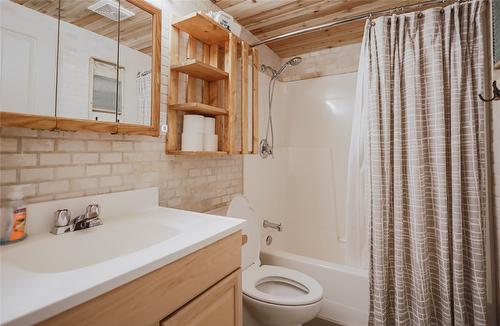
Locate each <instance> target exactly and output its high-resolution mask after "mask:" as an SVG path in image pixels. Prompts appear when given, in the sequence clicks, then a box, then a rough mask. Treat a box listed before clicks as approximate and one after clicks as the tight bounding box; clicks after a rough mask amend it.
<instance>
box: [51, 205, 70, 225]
mask: <svg viewBox="0 0 500 326" xmlns="http://www.w3.org/2000/svg"><path fill="white" fill-rule="evenodd" d="M54 215H55V218H56V222H55V226H56V227H58V226H67V225H69V222H70V220H71V211H70V210H69V209H67V208H64V209H58V210H57V211H56V212H55V214H54Z"/></svg>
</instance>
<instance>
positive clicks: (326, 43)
mask: <svg viewBox="0 0 500 326" xmlns="http://www.w3.org/2000/svg"><path fill="white" fill-rule="evenodd" d="M422 1H423V0H212V2H213V3H215V4H216V5H217V6H218V7H219V8H221V9H222V10H224V11H225V12H227V13H228V14H230V15H231V16H233V17H234V18H235V19H236V20H237V21H238V22H239V23H240V24H241V25H243V26H244V27H245V28H246V29H248V30H249V31H250V32H252V33H253V34H254V35H255V36H257V38H259V39H260V40H262V39H265V38H268V37H272V36H276V35H281V34H284V33H288V32H292V31H296V30H299V29H302V28H305V27H311V26H316V25H319V24H324V23H329V22H332V21H334V20H338V19H343V18H347V17H351V16H356V15H359V14H365V13H368V12H374V11H379V10H385V9H389V8H394V7H397V6H402V5H407V4H415V3H418V2H422ZM364 25H365V21H364V20H360V21H356V22H352V23H348V24H344V25H339V26H337V27H334V28H331V29H325V30H322V31H317V32H311V33H307V34H303V35H299V36H295V37H291V38H288V39H284V40H280V41H276V42H273V43H268V46H269V47H270V48H271V49H272V50H273V51H274V52H275V53H276V54H278V55H279V56H280V57H282V58H286V57H291V56H295V55H300V54H304V53H309V52H314V51H318V50H323V49H328V48H333V47H337V46H342V45H347V44H352V43H357V42H361V39H362V37H363V29H364Z"/></svg>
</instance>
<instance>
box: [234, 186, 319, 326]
mask: <svg viewBox="0 0 500 326" xmlns="http://www.w3.org/2000/svg"><path fill="white" fill-rule="evenodd" d="M226 215H227V216H230V217H237V218H243V219H245V220H246V221H247V224H246V226H245V227H244V228H243V234H246V235H247V237H248V241H247V243H246V244H245V245H243V247H242V251H241V254H242V269H243V275H242V290H243V325H244V326H291V325H302V324H303V323H306V322H308V321H310V320H311V319H313V318H314V317H316V315H317V314H318V312H319V310H320V307H321V301H322V299H323V288H322V287H321V285H320V284H319V283H318V282H317V281H316V280H314V279H313V278H311V277H309V276H307V275H306V274H304V273H301V272H299V271H296V270H293V269H289V268H284V267H280V266H271V265H261V263H260V259H259V253H260V231H259V222H260V219H259V218H258V217H257V214H256V213H255V212H254V211H253V209H252V208H251V207H250V204H249V202H248V200H247V199H246V198H245V197H244V196H241V195H239V196H236V197H234V198H233V200H232V201H231V204H230V205H229V208H228V210H227V214H226Z"/></svg>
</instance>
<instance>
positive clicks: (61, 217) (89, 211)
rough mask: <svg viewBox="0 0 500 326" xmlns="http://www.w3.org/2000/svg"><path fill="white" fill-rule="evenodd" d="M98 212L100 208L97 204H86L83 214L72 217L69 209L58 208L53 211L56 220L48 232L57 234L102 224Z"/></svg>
mask: <svg viewBox="0 0 500 326" xmlns="http://www.w3.org/2000/svg"><path fill="white" fill-rule="evenodd" d="M99 213H100V208H99V205H98V204H90V205H88V206H87V208H86V209H85V213H84V214H82V215H78V216H76V217H74V218H72V217H71V211H70V210H69V209H66V208H65V209H58V210H57V211H56V212H55V218H56V221H55V224H54V227H53V228H52V231H50V233H53V234H56V235H57V234H63V233H66V232H73V231H78V230H83V229H88V228H91V227H94V226H98V225H102V220H101V219H100V218H99Z"/></svg>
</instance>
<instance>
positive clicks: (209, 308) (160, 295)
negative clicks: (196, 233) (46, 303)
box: [40, 231, 242, 326]
mask: <svg viewBox="0 0 500 326" xmlns="http://www.w3.org/2000/svg"><path fill="white" fill-rule="evenodd" d="M240 265H241V232H240V231H238V232H235V233H233V234H231V235H229V236H227V237H225V238H223V239H221V240H219V241H217V242H215V243H213V244H211V245H208V246H206V247H204V248H202V249H200V250H198V251H195V252H194V253H191V254H189V255H187V256H185V257H183V258H180V259H179V260H177V261H174V262H172V263H170V264H168V265H165V266H163V267H160V268H158V269H156V270H154V271H152V272H150V273H149V274H146V275H144V276H142V277H139V278H137V279H135V280H133V281H131V282H129V283H126V284H124V285H122V286H120V287H117V288H115V289H114V290H111V291H109V292H107V293H104V294H102V295H100V296H98V297H95V298H93V299H91V300H89V301H87V302H85V303H82V304H80V305H78V306H76V307H74V308H71V309H69V310H67V311H65V312H63V313H60V314H59V315H56V316H54V317H52V318H49V319H47V320H45V321H43V322H41V323H40V325H73V326H79V325H121V326H123V325H162V326H174V325H183V326H186V325H200V326H201V325H203V326H211V325H213V326H226V325H227V326H233V325H234V326H240V325H241V324H242V294H241V269H240Z"/></svg>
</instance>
